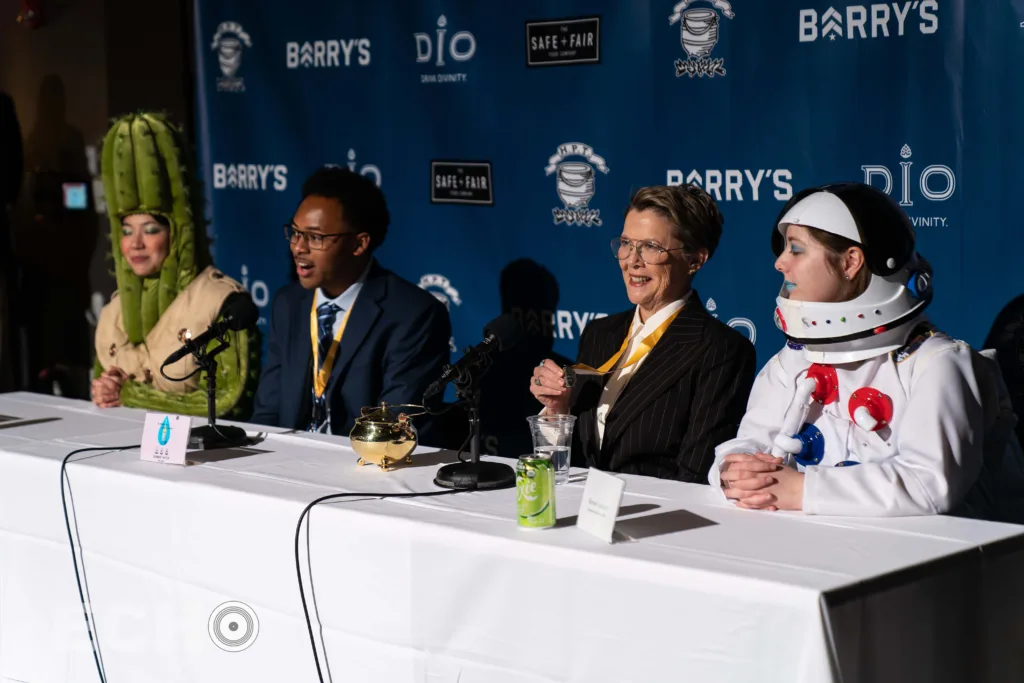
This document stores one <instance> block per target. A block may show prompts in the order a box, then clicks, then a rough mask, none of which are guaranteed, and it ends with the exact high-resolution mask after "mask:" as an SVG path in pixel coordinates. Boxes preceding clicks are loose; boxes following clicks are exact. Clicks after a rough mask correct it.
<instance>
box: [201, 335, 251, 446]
mask: <svg viewBox="0 0 1024 683" xmlns="http://www.w3.org/2000/svg"><path fill="white" fill-rule="evenodd" d="M190 341H191V340H190ZM218 341H219V342H220V344H219V345H218V346H216V347H214V348H213V349H210V350H209V351H207V350H206V346H205V345H203V344H199V345H194V344H192V345H191V346H192V347H193V348H191V349H190V350H191V351H192V356H193V357H194V358H195V359H196V365H198V366H199V369H200V370H201V371H203V372H204V373H205V374H206V419H207V424H206V425H204V426H202V427H197V428H195V429H193V430H192V431H191V432H190V433H189V437H188V447H189V448H192V449H202V450H212V449H216V448H233V447H236V446H245V445H247V444H248V442H249V437H248V436H246V434H245V430H244V429H242V428H241V427H231V426H228V425H221V426H218V425H217V359H216V356H217V354H219V353H220V352H221V351H223V350H225V349H226V348H228V342H227V340H226V339H224V338H223V337H218Z"/></svg>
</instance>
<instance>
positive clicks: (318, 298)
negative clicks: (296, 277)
mask: <svg viewBox="0 0 1024 683" xmlns="http://www.w3.org/2000/svg"><path fill="white" fill-rule="evenodd" d="M372 265H373V261H372V260H371V261H370V263H369V264H367V266H366V268H364V269H363V272H362V274H360V276H359V279H358V280H356V281H355V282H353V283H352V284H351V285H349V286H348V289H346V290H345V291H344V292H342V293H341V294H339V295H338V296H336V297H334V298H333V299H332V298H331V297H329V296H327V293H326V292H324V290H323V289H321V288H320V287H317V288H316V294H315V295H314V296H313V305H314V306H315V307H317V308H319V307H320V306H322V305H323V304H328V303H333V304H334V305H335V306H337V307H338V309H339V310H338V312H337V313H335V314H334V325H333V327H332V328H331V331H332V332H333V334H334V336H338V328H339V327H340V326H341V321H342V320H344V319H345V314H346V313H348V311H349V309H351V308H352V307H353V306H355V303H356V298H357V297H358V296H359V291H360V290H361V289H362V288H363V282H364V281H365V280H366V274H367V273H369V272H370V267H371V266H372ZM316 372H317V369H316V368H313V377H314V378H315V377H316ZM330 415H331V402H330V400H328V401H327V427H326V432H327V433H328V434H333V433H334V432H332V431H331V419H330Z"/></svg>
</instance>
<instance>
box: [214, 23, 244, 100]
mask: <svg viewBox="0 0 1024 683" xmlns="http://www.w3.org/2000/svg"><path fill="white" fill-rule="evenodd" d="M243 45H244V46H245V47H252V39H250V38H249V34H248V33H246V32H245V29H243V28H242V25H241V24H239V23H237V22H234V21H225V22H223V23H222V24H221V25H220V26H218V27H217V32H216V33H215V34H214V35H213V44H212V45H210V49H211V50H216V51H217V61H218V62H219V63H220V72H221V73H222V74H223V76H221V77H220V78H218V79H217V90H221V91H224V92H245V81H244V80H243V79H241V78H238V77H236V76H235V74H236V73H237V72H238V67H240V66H241V65H242V46H243Z"/></svg>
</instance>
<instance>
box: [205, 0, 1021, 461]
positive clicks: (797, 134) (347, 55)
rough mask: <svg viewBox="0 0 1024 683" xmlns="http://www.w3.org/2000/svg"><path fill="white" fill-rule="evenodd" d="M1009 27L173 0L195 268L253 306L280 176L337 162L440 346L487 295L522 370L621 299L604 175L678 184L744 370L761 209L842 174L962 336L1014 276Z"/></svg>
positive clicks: (696, 7) (620, 198)
mask: <svg viewBox="0 0 1024 683" xmlns="http://www.w3.org/2000/svg"><path fill="white" fill-rule="evenodd" d="M1022 20H1024V2H1022V1H1021V0H984V1H977V0H912V1H908V0H904V1H900V2H873V3H872V2H860V3H857V2H850V1H848V0H839V2H838V3H837V2H836V0H831V4H830V0H777V1H773V2H767V1H765V0H735V1H729V2H727V1H725V0H692V1H686V0H684V1H682V2H679V1H678V0H629V1H628V2H625V1H622V0H589V1H586V0H517V1H516V2H485V1H484V0H476V1H475V2H473V1H469V0H445V1H440V0H416V1H414V0H373V1H372V2H370V1H368V0H364V1H361V2H356V1H352V2H338V1H337V0H307V1H306V2H302V3H291V4H288V3H271V2H249V1H248V0H196V25H195V31H196V45H197V56H198V73H197V84H198V85H197V88H198V93H197V95H198V100H197V101H198V120H199V122H200V130H199V131H198V135H197V136H196V137H197V141H198V146H199V151H200V156H201V161H202V166H203V168H202V172H203V180H204V183H205V185H206V197H207V200H208V202H209V207H210V209H209V210H210V218H211V220H212V227H211V230H212V234H213V236H214V240H215V242H214V244H215V247H214V248H215V256H216V260H217V263H218V265H219V266H220V267H221V268H223V269H224V270H225V271H226V272H227V273H228V274H230V275H232V276H233V277H235V278H237V279H238V280H239V281H241V282H242V283H244V284H245V286H246V287H247V288H248V289H249V291H250V292H251V293H252V295H253V297H254V299H255V300H256V303H257V304H258V305H259V306H260V307H261V309H262V311H263V313H264V316H263V318H262V320H261V324H265V320H266V317H267V315H268V314H269V305H270V302H271V301H272V297H273V293H274V291H275V290H276V289H277V288H279V287H281V286H282V285H283V284H285V283H286V282H288V281H289V278H290V277H291V261H290V257H289V252H288V245H287V243H286V242H285V240H284V236H283V233H282V229H281V226H282V224H283V223H285V222H286V221H288V220H289V219H290V218H291V216H292V213H293V212H294V209H295V207H296V205H297V202H298V198H299V191H300V188H301V185H302V182H303V180H304V178H305V177H306V176H307V175H309V174H310V173H311V172H312V171H313V170H314V169H315V168H316V167H317V166H319V165H322V164H339V165H347V166H348V167H350V168H352V169H354V170H356V171H358V172H360V173H363V174H365V175H368V176H370V177H372V178H373V179H374V180H375V181H376V182H377V183H378V184H379V185H380V187H381V189H382V190H383V191H384V193H385V195H386V196H387V199H388V204H389V208H390V210H391V215H392V224H391V228H390V232H389V235H388V238H387V241H386V243H385V244H384V246H383V247H382V249H381V250H380V251H379V252H378V256H379V260H380V261H381V262H382V263H383V264H384V265H385V266H386V267H388V268H390V269H392V270H394V271H396V272H397V273H398V274H400V275H402V276H404V277H405V278H407V279H409V280H411V281H412V282H414V283H418V284H419V285H420V286H421V287H423V288H425V289H428V290H430V291H431V292H433V293H434V294H435V295H436V296H438V297H439V298H440V299H442V300H443V301H444V302H445V303H446V304H447V306H448V308H449V311H450V313H451V319H452V324H453V333H454V336H453V340H452V348H453V349H461V348H464V347H466V346H467V345H470V344H475V343H477V342H478V341H479V340H480V339H481V329H482V326H483V325H484V323H486V322H487V321H489V320H490V319H492V318H494V317H495V316H496V315H498V314H500V313H501V312H503V311H513V312H516V313H517V314H519V315H520V316H521V317H522V320H523V322H524V324H525V326H526V328H527V330H528V331H529V333H530V334H531V337H530V341H529V344H528V345H527V351H524V353H528V355H532V356H534V357H533V358H531V359H530V361H531V362H532V361H533V360H536V358H535V357H537V356H540V357H543V356H544V355H551V354H559V355H561V356H566V357H570V358H574V357H575V353H576V344H577V342H578V339H579V335H580V331H581V330H582V329H583V328H584V327H585V326H586V325H587V323H588V322H589V321H591V320H593V319H594V318H597V317H600V316H603V315H606V314H611V313H614V312H618V311H622V310H625V309H627V308H629V306H630V304H629V302H628V300H627V298H626V294H625V288H624V285H623V283H622V278H621V275H620V271H619V269H618V264H617V262H616V261H615V259H614V258H613V257H612V254H611V251H610V249H609V247H608V242H609V240H610V239H611V238H612V237H614V236H616V235H618V234H619V231H620V230H621V228H622V221H623V210H624V207H625V205H626V203H627V201H628V199H629V196H630V193H631V191H632V190H633V189H635V188H637V187H641V186H644V185H651V184H677V183H687V182H690V183H696V184H698V185H700V186H702V187H703V188H704V189H706V190H707V191H708V192H710V193H711V194H712V195H713V196H714V197H715V199H716V200H717V201H718V202H719V206H720V208H721V211H722V213H723V215H724V216H725V226H724V235H723V239H722V242H721V244H720V246H719V248H718V251H717V252H716V253H715V255H714V257H713V258H712V259H711V261H710V262H709V263H708V266H707V267H706V268H705V269H704V270H703V271H701V273H700V275H698V277H697V279H696V281H695V287H696V289H697V291H698V292H699V293H700V297H701V300H702V302H703V303H704V305H705V306H706V307H707V308H708V310H710V311H711V312H713V313H714V314H715V315H717V316H718V317H719V318H720V319H721V320H723V321H726V322H728V323H729V324H730V325H732V326H734V327H736V328H737V329H739V330H740V331H742V332H743V333H744V334H746V335H748V336H749V337H750V338H751V339H752V340H753V341H754V342H755V345H756V347H757V353H758V362H759V364H763V363H764V362H765V361H767V360H768V358H770V357H771V355H772V354H773V353H774V352H775V351H776V350H777V349H778V348H779V347H780V345H781V344H782V340H783V338H782V336H781V334H780V333H779V332H778V331H777V330H776V329H775V327H774V324H773V322H772V312H773V310H774V298H775V295H776V293H777V292H778V290H779V286H780V283H781V282H780V276H779V275H778V273H776V272H775V271H774V269H773V260H774V259H773V255H772V253H771V250H770V246H769V238H770V233H771V230H772V229H773V221H774V219H775V217H776V215H777V213H778V211H779V209H780V208H781V206H782V205H783V203H784V202H785V201H786V200H787V199H789V198H790V197H791V196H792V194H793V193H794V192H797V191H799V190H800V189H802V188H804V187H806V186H808V185H812V184H818V183H823V182H829V181H842V180H860V181H866V182H870V183H872V184H873V185H875V186H876V187H879V188H883V189H885V190H886V191H887V192H889V193H890V194H892V195H893V196H894V197H897V198H898V199H899V201H900V203H901V204H902V205H903V206H904V207H905V208H906V211H907V212H908V214H909V215H910V216H911V218H912V219H913V222H914V224H915V225H916V226H917V232H918V245H919V250H920V251H921V252H922V253H923V254H924V255H925V256H926V257H927V258H928V259H929V260H930V261H931V262H932V264H933V266H934V268H935V272H936V277H935V283H936V302H935V304H934V305H933V307H932V309H931V314H932V317H933V319H934V320H935V321H936V322H937V323H938V324H939V325H940V326H942V327H943V328H945V329H946V330H947V331H948V332H950V333H951V334H953V335H955V336H958V337H960V338H963V339H965V340H967V341H969V342H970V343H971V344H973V345H975V346H980V345H981V344H982V342H983V341H984V339H985V336H986V334H987V333H988V330H989V327H990V326H991V325H992V321H993V320H994V319H995V316H996V315H997V313H998V312H999V310H1000V309H1001V308H1002V307H1003V306H1004V305H1005V304H1006V303H1007V302H1008V301H1009V300H1010V299H1011V298H1013V297H1014V296H1016V295H1017V294H1019V293H1021V291H1022V290H1024V277H1022V276H1021V274H1020V269H1021V266H1020V262H1021V259H1020V253H1021V249H1022V247H1024V236H1022V235H1021V229H1020V225H1019V221H1018V215H1019V213H1020V206H1021V197H1022V193H1024V186H1022V182H1021V181H1022V179H1024V171H1022V165H1021V164H1020V162H1019V159H1021V158H1022V152H1024V141H1022V139H1021V137H1022V135H1021V131H1020V128H1021V126H1020V123H1021V120H1022V118H1021V113H1022V112H1024V109H1022V92H1024V91H1022V87H1021V86H1022V76H1021V69H1022V67H1024V21H1022ZM457 355H458V352H456V353H455V354H453V357H456V356H457ZM515 372H516V373H519V372H525V375H522V376H516V375H515V373H513V372H512V368H509V369H508V372H506V373H504V374H505V375H507V377H508V379H509V380H511V379H512V378H513V377H514V383H515V386H514V387H510V388H509V389H508V390H507V391H508V392H510V394H511V393H515V394H516V397H515V401H520V400H522V405H521V406H519V409H521V412H522V411H533V410H535V409H536V408H537V406H536V404H529V402H528V401H527V400H526V399H523V398H522V397H521V396H520V393H521V392H524V391H525V390H526V388H527V375H528V374H529V367H528V363H526V361H525V360H524V362H523V363H522V365H521V367H516V368H515ZM509 400H512V399H509ZM511 412H515V411H514V410H512V411H511ZM516 419H517V420H518V419H520V417H516ZM485 428H486V425H485ZM488 449H489V450H492V451H493V450H495V449H496V445H495V442H494V440H493V439H492V440H491V441H490V442H489V445H488Z"/></svg>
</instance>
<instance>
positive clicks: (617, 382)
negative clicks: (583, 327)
mask: <svg viewBox="0 0 1024 683" xmlns="http://www.w3.org/2000/svg"><path fill="white" fill-rule="evenodd" d="M686 298H687V297H686V296H684V297H683V298H681V299H676V300H675V301H673V302H672V303H670V304H668V305H666V306H665V307H664V308H662V309H660V310H659V311H658V312H657V313H655V314H654V315H652V316H651V317H649V318H648V319H647V322H641V321H640V307H639V306H637V307H636V311H635V312H634V313H633V323H632V325H631V326H630V328H629V333H628V334H630V338H629V344H628V345H627V346H626V350H625V351H624V352H623V353H622V355H621V356H620V357H619V360H618V362H617V363H616V364H615V367H614V368H613V369H612V371H611V374H610V375H609V377H608V381H607V382H606V383H605V385H604V390H603V391H602V392H601V400H600V402H599V403H598V404H597V446H598V448H600V447H601V441H602V440H603V439H604V424H605V420H606V419H607V418H608V413H610V412H611V410H612V408H613V407H614V406H615V401H617V400H618V398H619V395H620V394H621V393H622V390H623V389H625V388H626V384H627V383H628V382H629V379H630V377H632V376H633V375H634V374H635V373H636V371H637V370H638V369H640V366H641V365H642V364H643V362H644V360H645V359H646V358H647V355H644V357H643V358H641V359H640V360H638V361H637V362H636V363H633V364H632V365H630V366H628V367H622V366H623V364H624V363H626V362H627V361H628V360H629V358H630V356H632V355H633V352H634V351H636V350H637V348H639V346H640V342H641V341H643V339H644V337H646V336H647V335H649V334H650V333H651V332H653V331H654V330H656V329H658V326H659V325H661V324H662V323H663V322H665V321H666V320H668V319H669V318H670V317H671V316H672V315H673V314H675V313H676V312H677V311H679V310H680V309H682V307H683V304H684V303H685V302H686Z"/></svg>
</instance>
